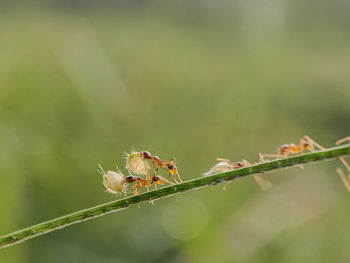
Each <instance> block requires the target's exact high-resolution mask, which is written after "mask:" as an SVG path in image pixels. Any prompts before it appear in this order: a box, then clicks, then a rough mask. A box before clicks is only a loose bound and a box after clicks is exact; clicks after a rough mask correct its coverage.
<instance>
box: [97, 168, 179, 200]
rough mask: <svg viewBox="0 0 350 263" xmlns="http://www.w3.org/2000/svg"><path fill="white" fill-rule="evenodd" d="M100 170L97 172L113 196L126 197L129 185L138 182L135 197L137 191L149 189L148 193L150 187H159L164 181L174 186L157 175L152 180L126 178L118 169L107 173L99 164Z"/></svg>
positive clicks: (135, 186) (135, 185) (134, 186)
mask: <svg viewBox="0 0 350 263" xmlns="http://www.w3.org/2000/svg"><path fill="white" fill-rule="evenodd" d="M99 168H100V170H97V171H98V172H99V173H100V174H101V175H102V178H103V185H104V186H105V187H106V191H107V192H109V193H112V194H121V193H124V196H126V195H127V186H128V185H129V184H132V183H134V182H136V184H134V185H133V186H132V192H133V194H134V195H137V194H138V190H137V189H141V188H144V187H145V188H147V191H149V187H150V186H151V185H152V184H154V185H155V187H156V186H157V185H160V184H163V181H165V182H167V183H169V184H173V183H172V182H170V181H168V180H166V179H165V178H164V177H162V176H160V175H157V174H156V173H155V174H154V175H153V176H151V177H150V178H146V179H144V178H142V177H137V176H133V175H129V176H127V177H125V176H124V175H123V173H122V172H121V171H120V170H119V169H118V167H117V171H116V172H115V171H107V172H105V171H104V170H103V168H102V166H101V165H100V164H99Z"/></svg>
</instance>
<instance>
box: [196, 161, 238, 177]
mask: <svg viewBox="0 0 350 263" xmlns="http://www.w3.org/2000/svg"><path fill="white" fill-rule="evenodd" d="M230 170H233V166H232V165H231V164H230V163H228V162H219V163H217V164H215V165H214V166H213V167H212V168H210V170H209V171H207V172H205V173H203V176H208V175H212V174H216V173H220V172H226V171H230Z"/></svg>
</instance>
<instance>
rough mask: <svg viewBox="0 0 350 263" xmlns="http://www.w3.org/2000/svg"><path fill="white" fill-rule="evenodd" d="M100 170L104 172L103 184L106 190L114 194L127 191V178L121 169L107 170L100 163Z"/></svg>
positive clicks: (101, 172)
mask: <svg viewBox="0 0 350 263" xmlns="http://www.w3.org/2000/svg"><path fill="white" fill-rule="evenodd" d="M99 167H100V169H101V170H100V171H99V170H98V172H99V173H100V174H102V178H103V185H104V186H105V187H106V191H107V192H109V193H112V194H118V193H122V192H125V186H126V184H125V180H124V175H123V174H122V172H121V171H119V169H118V171H117V172H115V171H107V172H105V171H104V170H103V168H102V167H101V165H100V164H99Z"/></svg>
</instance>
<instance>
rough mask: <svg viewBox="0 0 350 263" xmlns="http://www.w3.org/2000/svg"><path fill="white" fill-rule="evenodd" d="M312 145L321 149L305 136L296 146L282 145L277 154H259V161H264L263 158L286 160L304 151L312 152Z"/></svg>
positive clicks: (290, 144)
mask: <svg viewBox="0 0 350 263" xmlns="http://www.w3.org/2000/svg"><path fill="white" fill-rule="evenodd" d="M313 145H315V146H317V147H319V148H323V147H322V146H320V145H319V144H317V143H316V142H315V141H313V140H312V139H311V138H310V137H309V136H306V135H305V136H304V137H303V138H302V139H300V141H299V144H298V145H296V144H294V143H289V144H283V145H282V146H281V147H280V148H279V151H278V154H259V159H261V161H264V157H276V158H282V157H284V158H287V157H288V155H289V154H296V153H302V152H304V151H305V150H308V151H310V152H313V151H314V146H313ZM323 149H324V148H323Z"/></svg>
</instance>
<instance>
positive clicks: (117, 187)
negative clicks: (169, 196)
mask: <svg viewBox="0 0 350 263" xmlns="http://www.w3.org/2000/svg"><path fill="white" fill-rule="evenodd" d="M125 159H126V169H127V170H128V172H129V175H128V176H124V175H123V173H122V172H121V171H120V170H119V169H118V167H117V171H116V172H115V171H107V172H105V171H104V170H103V168H102V166H101V165H100V164H99V168H100V170H97V171H98V172H99V173H100V174H102V178H103V185H104V186H105V187H106V191H107V192H109V193H112V194H120V193H123V194H124V196H126V195H127V191H128V187H129V186H130V185H131V190H132V193H133V194H134V195H138V193H139V190H142V189H144V188H146V189H147V191H149V187H150V186H152V185H154V186H155V188H157V185H161V184H164V183H168V184H170V185H173V184H178V181H177V180H176V178H175V175H176V176H177V178H178V180H179V181H180V182H182V179H181V177H180V175H179V173H178V170H177V168H176V163H175V158H174V157H173V158H171V159H170V160H169V161H163V160H161V159H160V158H159V157H158V156H153V155H152V154H151V153H150V152H147V151H142V152H136V151H132V152H131V153H126V154H125ZM159 169H163V170H166V171H168V172H169V180H167V179H165V178H164V177H163V176H161V175H159V174H158V170H159ZM171 180H173V181H174V182H172V181H171Z"/></svg>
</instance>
